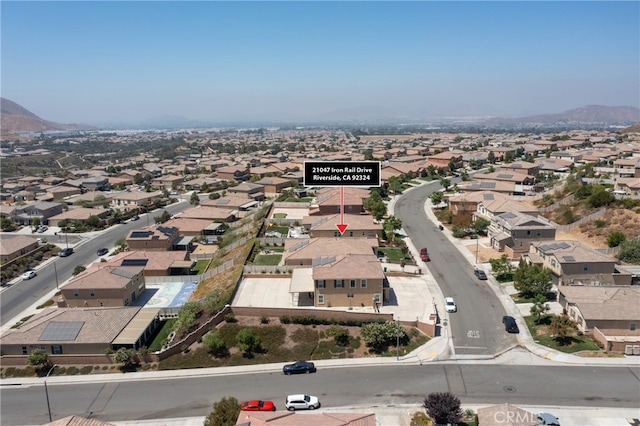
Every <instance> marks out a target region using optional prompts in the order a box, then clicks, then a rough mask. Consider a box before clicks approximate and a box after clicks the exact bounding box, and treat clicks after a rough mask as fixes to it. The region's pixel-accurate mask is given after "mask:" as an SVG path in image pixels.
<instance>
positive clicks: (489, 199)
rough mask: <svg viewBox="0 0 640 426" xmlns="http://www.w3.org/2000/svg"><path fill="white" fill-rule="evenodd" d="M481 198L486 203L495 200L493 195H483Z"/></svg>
mask: <svg viewBox="0 0 640 426" xmlns="http://www.w3.org/2000/svg"><path fill="white" fill-rule="evenodd" d="M482 198H483V199H484V200H486V201H493V200H494V199H495V198H494V196H493V194H484V195H483V196H482Z"/></svg>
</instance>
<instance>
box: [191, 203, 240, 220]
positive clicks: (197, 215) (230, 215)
mask: <svg viewBox="0 0 640 426" xmlns="http://www.w3.org/2000/svg"><path fill="white" fill-rule="evenodd" d="M238 214H239V212H238V211H237V210H229V209H225V208H221V207H208V206H197V207H194V208H191V209H188V210H185V211H184V212H182V215H180V217H183V218H186V219H207V220H209V221H220V222H233V221H235V220H236V219H237V217H238Z"/></svg>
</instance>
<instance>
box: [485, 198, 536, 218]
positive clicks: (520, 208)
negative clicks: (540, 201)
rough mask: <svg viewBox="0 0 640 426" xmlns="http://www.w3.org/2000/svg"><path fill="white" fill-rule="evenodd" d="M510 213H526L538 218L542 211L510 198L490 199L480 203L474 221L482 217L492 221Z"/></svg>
mask: <svg viewBox="0 0 640 426" xmlns="http://www.w3.org/2000/svg"><path fill="white" fill-rule="evenodd" d="M489 198H491V197H489ZM508 212H517V213H526V214H528V215H531V216H537V215H538V213H540V210H538V209H537V208H535V207H531V206H529V205H528V204H524V203H521V202H519V201H515V200H512V199H510V198H506V197H505V198H503V197H494V199H493V200H491V199H488V200H483V201H481V202H480V203H478V207H477V209H476V212H475V213H474V219H475V218H478V217H481V218H484V219H487V220H489V221H491V220H492V218H493V217H494V216H497V215H500V214H502V213H508Z"/></svg>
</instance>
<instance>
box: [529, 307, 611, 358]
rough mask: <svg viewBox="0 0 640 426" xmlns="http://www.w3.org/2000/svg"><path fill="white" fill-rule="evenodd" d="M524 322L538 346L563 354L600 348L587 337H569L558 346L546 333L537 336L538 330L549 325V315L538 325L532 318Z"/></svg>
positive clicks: (558, 343)
mask: <svg viewBox="0 0 640 426" xmlns="http://www.w3.org/2000/svg"><path fill="white" fill-rule="evenodd" d="M524 320H525V322H526V323H527V327H528V328H529V331H530V332H531V336H533V340H534V341H535V342H536V343H538V344H540V345H543V346H547V347H549V348H552V349H555V350H557V351H560V352H565V353H574V352H580V351H598V350H600V347H598V345H596V343H595V342H594V341H593V340H592V339H590V338H588V337H584V336H569V337H567V338H566V339H565V340H564V342H563V344H560V342H558V341H557V340H556V339H554V338H553V337H551V334H550V333H548V332H545V333H543V334H538V333H537V330H538V329H542V330H546V328H547V327H548V325H549V324H550V323H551V315H545V316H543V317H542V318H541V321H540V324H539V325H538V324H536V323H535V318H534V317H533V316H528V317H524Z"/></svg>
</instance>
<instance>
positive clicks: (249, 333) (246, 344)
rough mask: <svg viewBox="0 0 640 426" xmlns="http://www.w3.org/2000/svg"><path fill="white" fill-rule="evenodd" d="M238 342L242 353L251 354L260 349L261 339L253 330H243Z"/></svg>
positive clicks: (239, 333) (237, 338)
mask: <svg viewBox="0 0 640 426" xmlns="http://www.w3.org/2000/svg"><path fill="white" fill-rule="evenodd" d="M236 341H237V342H238V348H239V349H240V350H241V351H242V352H245V353H251V352H255V351H257V350H259V349H260V343H261V342H260V338H259V337H258V336H257V335H256V333H255V332H254V331H253V329H251V328H243V329H241V330H240V331H239V332H238V334H237V336H236Z"/></svg>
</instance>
